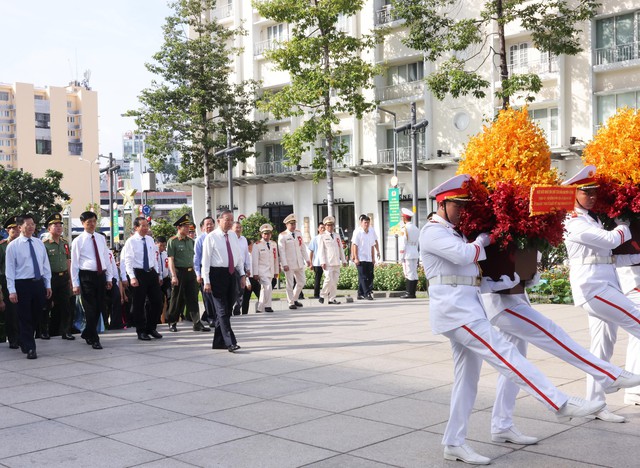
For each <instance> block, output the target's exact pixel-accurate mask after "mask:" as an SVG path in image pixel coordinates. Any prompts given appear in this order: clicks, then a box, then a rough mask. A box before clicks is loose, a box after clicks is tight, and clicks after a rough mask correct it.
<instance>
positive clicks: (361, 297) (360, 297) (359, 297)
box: [358, 295, 366, 301]
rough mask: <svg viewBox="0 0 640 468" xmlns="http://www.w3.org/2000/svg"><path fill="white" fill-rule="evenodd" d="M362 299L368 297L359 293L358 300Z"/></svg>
mask: <svg viewBox="0 0 640 468" xmlns="http://www.w3.org/2000/svg"><path fill="white" fill-rule="evenodd" d="M362 299H366V298H365V297H364V296H360V295H358V300H359V301H361V300H362Z"/></svg>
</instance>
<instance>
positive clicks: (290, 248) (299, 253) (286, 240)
mask: <svg viewBox="0 0 640 468" xmlns="http://www.w3.org/2000/svg"><path fill="white" fill-rule="evenodd" d="M278 249H279V254H280V264H281V265H282V266H283V267H289V269H291V270H300V269H302V268H305V267H306V266H307V262H308V261H309V252H307V246H306V245H304V242H302V234H301V233H300V231H297V230H296V231H293V232H291V231H289V230H288V229H287V230H285V231H282V232H281V233H280V234H279V235H278Z"/></svg>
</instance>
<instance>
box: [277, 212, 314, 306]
mask: <svg viewBox="0 0 640 468" xmlns="http://www.w3.org/2000/svg"><path fill="white" fill-rule="evenodd" d="M297 222H298V220H297V219H296V215H295V214H293V213H292V214H290V215H289V216H287V217H286V218H284V224H285V225H286V226H287V229H286V230H285V231H283V232H281V233H280V235H279V236H278V252H279V254H280V265H281V266H282V269H283V270H284V276H285V278H286V279H287V301H288V302H289V309H297V308H298V307H302V303H301V302H299V301H298V298H299V297H300V293H301V292H302V288H304V284H305V283H306V282H307V278H306V276H305V274H304V271H305V268H306V267H308V266H311V262H310V261H309V253H308V252H307V247H306V246H305V245H304V242H302V233H301V232H300V231H298V230H297V229H296V224H297ZM294 282H295V283H296V286H295V288H294V286H293V283H294Z"/></svg>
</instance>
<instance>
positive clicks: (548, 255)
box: [538, 242, 567, 271]
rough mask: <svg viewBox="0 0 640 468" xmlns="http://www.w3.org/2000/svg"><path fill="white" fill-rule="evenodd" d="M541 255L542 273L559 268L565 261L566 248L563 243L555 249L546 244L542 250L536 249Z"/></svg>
mask: <svg viewBox="0 0 640 468" xmlns="http://www.w3.org/2000/svg"><path fill="white" fill-rule="evenodd" d="M538 250H539V251H540V252H541V253H542V259H541V261H540V267H541V268H542V270H543V271H545V270H553V269H557V268H560V267H561V266H562V265H563V264H564V263H565V260H567V247H566V246H565V245H564V242H563V243H561V244H559V245H558V246H557V247H551V246H549V245H548V244H547V245H546V246H545V248H543V249H538Z"/></svg>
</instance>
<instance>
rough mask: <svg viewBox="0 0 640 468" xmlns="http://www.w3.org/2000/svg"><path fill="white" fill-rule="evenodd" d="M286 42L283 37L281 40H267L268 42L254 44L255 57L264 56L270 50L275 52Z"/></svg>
mask: <svg viewBox="0 0 640 468" xmlns="http://www.w3.org/2000/svg"><path fill="white" fill-rule="evenodd" d="M286 40H287V39H286V38H284V37H283V38H279V39H267V40H266V41H260V42H254V43H253V56H254V57H257V56H258V55H264V53H265V52H267V51H269V50H275V49H277V48H279V47H280V45H281V44H282V43H283V42H285V41H286Z"/></svg>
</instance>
